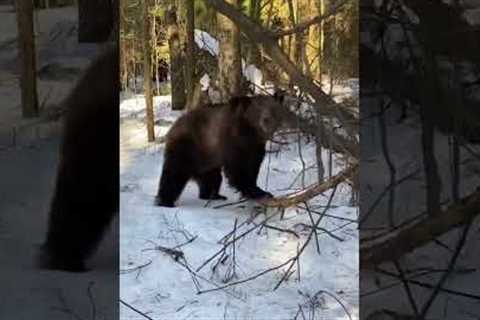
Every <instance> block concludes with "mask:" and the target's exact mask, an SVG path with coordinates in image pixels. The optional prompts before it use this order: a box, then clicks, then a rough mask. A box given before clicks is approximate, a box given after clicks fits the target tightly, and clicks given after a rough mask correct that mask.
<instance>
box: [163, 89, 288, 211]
mask: <svg viewBox="0 0 480 320" xmlns="http://www.w3.org/2000/svg"><path fill="white" fill-rule="evenodd" d="M282 102H283V95H282V94H275V95H274V96H273V97H272V96H268V95H258V96H253V97H235V98H232V99H231V100H230V101H229V102H228V103H224V104H216V105H208V106H204V107H201V108H198V109H196V110H193V111H190V112H188V113H186V114H184V115H183V116H181V117H180V118H179V119H178V120H177V121H176V122H175V123H174V124H173V126H172V128H171V129H170V131H169V132H168V134H167V136H166V146H165V155H164V163H163V170H162V175H161V178H160V183H159V188H158V193H157V196H156V198H155V204H156V205H159V206H165V207H174V205H175V201H176V200H177V199H178V197H179V196H180V194H181V192H182V190H183V188H184V187H185V185H186V183H187V182H188V180H190V179H194V180H195V181H196V182H197V183H198V185H199V189H200V195H199V196H200V199H205V200H208V199H211V200H216V199H221V200H225V199H226V197H224V196H222V195H221V194H219V189H220V185H221V183H222V174H221V170H222V169H223V171H224V173H225V176H226V177H227V179H228V181H229V183H230V185H231V186H233V187H234V188H235V189H237V190H238V191H240V192H241V194H242V196H244V197H246V198H250V199H259V198H263V197H272V195H271V194H270V193H269V192H266V191H264V190H262V189H260V188H259V187H258V186H257V176H258V172H259V170H260V165H261V164H262V161H263V158H264V156H265V144H266V142H267V140H268V139H269V138H271V137H272V135H273V133H274V132H275V131H276V130H277V129H278V127H279V126H280V124H281V116H280V115H281V111H282V109H281V104H282Z"/></svg>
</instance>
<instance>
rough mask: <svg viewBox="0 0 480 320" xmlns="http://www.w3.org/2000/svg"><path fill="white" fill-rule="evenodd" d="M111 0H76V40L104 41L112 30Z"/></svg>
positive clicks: (114, 7)
mask: <svg viewBox="0 0 480 320" xmlns="http://www.w3.org/2000/svg"><path fill="white" fill-rule="evenodd" d="M114 3H115V2H114V1H112V0H97V1H91V0H79V1H78V41H79V42H104V41H106V40H107V39H108V37H109V36H110V33H111V32H112V30H113V26H114V20H115V14H116V13H115V10H117V9H118V6H115V5H114Z"/></svg>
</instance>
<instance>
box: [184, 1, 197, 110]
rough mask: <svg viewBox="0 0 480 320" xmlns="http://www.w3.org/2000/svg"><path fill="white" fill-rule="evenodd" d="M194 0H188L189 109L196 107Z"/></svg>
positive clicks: (186, 81) (187, 74) (187, 88)
mask: <svg viewBox="0 0 480 320" xmlns="http://www.w3.org/2000/svg"><path fill="white" fill-rule="evenodd" d="M193 1H194V0H187V1H186V10H185V11H186V34H187V38H186V49H187V50H186V57H185V62H186V63H185V67H186V68H185V71H186V72H185V86H186V91H187V109H188V110H191V109H193V108H194V107H195V104H194V99H193V95H194V90H195V83H194V76H195V60H194V59H195V56H194V46H195V43H194V42H195V12H194V3H193Z"/></svg>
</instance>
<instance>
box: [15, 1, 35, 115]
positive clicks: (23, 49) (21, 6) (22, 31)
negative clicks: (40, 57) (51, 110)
mask: <svg viewBox="0 0 480 320" xmlns="http://www.w3.org/2000/svg"><path fill="white" fill-rule="evenodd" d="M15 8H16V11H17V28H18V53H19V61H20V64H21V75H20V89H21V94H22V114H23V117H25V118H31V117H36V116H38V111H39V110H38V96H37V78H36V61H35V60H36V58H35V38H34V36H33V34H34V30H33V2H32V1H30V0H18V1H16V6H15Z"/></svg>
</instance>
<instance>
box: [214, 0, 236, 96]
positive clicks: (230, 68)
mask: <svg viewBox="0 0 480 320" xmlns="http://www.w3.org/2000/svg"><path fill="white" fill-rule="evenodd" d="M228 1H229V3H230V4H231V5H232V6H233V7H234V8H235V9H238V8H239V4H240V1H239V0H228ZM217 21H218V27H219V50H220V52H219V56H218V71H219V73H218V81H219V91H220V99H221V100H222V101H223V102H225V101H228V100H229V99H230V98H231V97H233V96H237V95H239V94H240V90H241V79H242V62H241V52H240V30H239V29H238V27H237V26H236V25H235V24H234V23H233V22H232V21H230V19H229V18H227V17H225V16H224V15H219V16H217Z"/></svg>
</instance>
